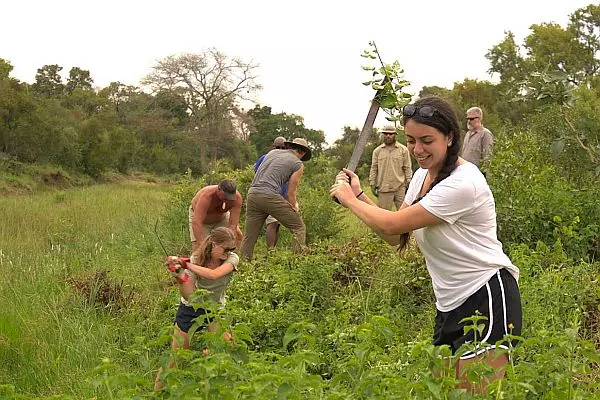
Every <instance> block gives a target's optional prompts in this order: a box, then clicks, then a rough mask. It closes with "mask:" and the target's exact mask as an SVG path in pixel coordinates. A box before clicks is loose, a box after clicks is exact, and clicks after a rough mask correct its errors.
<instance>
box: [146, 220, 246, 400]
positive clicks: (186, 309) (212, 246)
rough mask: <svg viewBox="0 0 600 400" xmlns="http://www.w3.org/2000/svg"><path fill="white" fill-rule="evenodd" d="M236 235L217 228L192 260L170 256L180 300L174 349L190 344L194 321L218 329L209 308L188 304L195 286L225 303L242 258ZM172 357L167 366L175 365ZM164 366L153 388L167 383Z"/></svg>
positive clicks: (226, 336) (207, 298)
mask: <svg viewBox="0 0 600 400" xmlns="http://www.w3.org/2000/svg"><path fill="white" fill-rule="evenodd" d="M235 243H236V237H235V234H234V233H233V232H232V231H231V230H230V229H229V228H226V227H218V228H215V229H213V230H212V232H211V233H210V234H209V235H208V236H207V237H206V239H205V240H204V242H202V243H201V244H200V246H199V247H198V248H197V249H196V251H195V252H194V254H193V255H192V258H191V259H190V262H186V259H182V258H177V257H167V260H166V262H165V266H167V267H168V268H169V271H170V273H171V275H172V276H173V278H175V280H176V281H177V283H178V286H179V292H180V294H181V301H180V303H179V308H178V309H177V314H176V315H175V322H174V325H175V331H174V334H173V336H174V337H173V342H172V348H173V349H178V348H179V347H180V343H181V346H182V347H183V348H184V349H187V348H189V347H190V339H189V335H188V331H189V329H190V328H191V327H192V325H193V324H194V322H196V323H198V324H199V325H200V326H199V329H204V328H207V327H208V330H209V331H215V330H216V329H217V327H216V325H214V323H212V320H213V317H212V316H211V315H210V311H209V310H205V309H203V308H201V307H199V308H198V307H197V308H194V307H193V306H192V305H191V304H190V303H189V298H190V296H191V295H192V294H193V293H194V291H195V290H196V289H205V290H207V291H208V292H209V293H208V294H206V295H205V297H204V299H203V300H204V301H213V302H215V303H217V304H219V305H220V306H225V289H226V288H227V286H229V283H230V282H231V278H232V275H233V272H234V271H237V266H238V264H239V261H240V259H239V257H238V255H237V254H235V253H234V252H233V251H234V250H235ZM223 338H224V339H225V340H227V341H229V340H231V334H229V333H228V332H226V333H224V334H223ZM173 363H174V361H173V360H171V361H170V362H169V364H168V367H169V368H171V367H172V366H173ZM162 372H163V368H160V369H159V371H158V374H157V375H156V380H155V382H154V389H155V390H161V389H162V388H163V386H164V383H163V381H162Z"/></svg>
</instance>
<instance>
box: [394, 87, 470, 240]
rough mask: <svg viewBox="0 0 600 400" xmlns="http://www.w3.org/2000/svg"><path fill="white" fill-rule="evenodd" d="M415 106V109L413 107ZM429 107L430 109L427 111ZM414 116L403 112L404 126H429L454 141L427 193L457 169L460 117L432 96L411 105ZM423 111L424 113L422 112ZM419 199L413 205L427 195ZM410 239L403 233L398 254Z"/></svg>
mask: <svg viewBox="0 0 600 400" xmlns="http://www.w3.org/2000/svg"><path fill="white" fill-rule="evenodd" d="M412 106H414V108H413V107H412ZM427 107H429V109H427ZM411 108H412V109H411V111H413V112H412V115H406V114H407V112H403V113H402V114H403V116H402V125H403V126H406V123H407V122H408V121H410V120H413V121H415V122H417V123H419V124H423V125H427V126H430V127H432V128H435V129H437V130H438V131H440V132H441V133H442V134H443V135H444V136H446V137H448V136H450V135H452V140H451V144H450V146H448V152H447V153H446V159H445V160H444V164H442V168H440V171H439V173H438V175H437V177H436V178H435V180H434V181H433V182H432V183H431V186H430V187H429V189H427V193H429V191H430V190H431V189H433V187H434V186H435V185H437V184H438V183H440V182H441V181H443V180H444V179H446V178H447V177H449V176H450V174H451V173H452V171H454V169H455V168H456V162H457V161H458V155H459V153H460V149H461V143H462V141H461V137H460V126H459V124H458V117H457V116H456V112H455V111H454V109H453V108H452V106H451V105H450V103H448V102H447V101H446V100H443V99H441V98H440V97H436V96H430V97H424V98H422V99H419V100H417V101H415V102H414V103H413V104H412V105H411ZM421 110H422V111H423V112H421ZM431 110H433V114H432V115H430V114H431V113H430V112H424V111H431ZM427 193H425V195H423V196H421V197H418V198H417V199H416V200H415V201H414V202H413V204H415V203H418V202H419V201H421V199H422V198H423V197H425V196H426V195H427ZM409 239H410V233H409V232H407V233H403V234H402V235H400V243H399V245H398V252H402V251H403V250H404V249H405V248H406V246H407V244H408V240H409Z"/></svg>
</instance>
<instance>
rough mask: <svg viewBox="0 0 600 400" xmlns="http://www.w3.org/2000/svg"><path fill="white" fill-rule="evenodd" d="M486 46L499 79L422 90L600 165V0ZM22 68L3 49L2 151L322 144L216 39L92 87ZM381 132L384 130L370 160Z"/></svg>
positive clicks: (227, 151)
mask: <svg viewBox="0 0 600 400" xmlns="http://www.w3.org/2000/svg"><path fill="white" fill-rule="evenodd" d="M485 57H486V58H487V59H488V60H489V63H490V68H489V72H490V74H498V75H499V77H500V81H499V83H498V84H494V83H491V82H488V81H480V80H471V79H465V80H464V81H463V82H457V83H456V84H455V85H454V87H453V88H452V89H448V88H442V87H436V86H430V87H424V88H423V90H422V91H421V93H419V96H426V95H431V94H435V95H439V96H442V97H444V98H446V99H448V100H449V101H450V102H452V103H453V104H454V105H455V107H456V111H457V113H458V115H459V117H462V116H463V115H464V112H465V111H466V109H468V108H469V107H472V106H479V107H481V108H482V109H483V111H484V125H486V126H487V127H488V128H490V129H491V130H492V132H494V133H499V132H501V130H503V129H508V128H511V129H514V130H516V131H523V132H527V134H529V135H536V136H538V137H539V138H541V139H543V140H544V141H545V142H546V143H547V144H548V145H547V149H546V150H551V154H552V157H553V160H554V161H555V162H556V165H557V166H558V167H559V169H560V171H561V172H563V173H564V174H566V175H567V176H568V177H569V178H571V179H581V180H586V179H588V178H589V176H590V175H589V174H592V176H597V174H598V173H600V133H599V132H600V117H599V116H600V100H599V98H600V77H599V73H598V72H599V70H600V6H599V5H594V4H591V5H589V6H587V7H584V8H581V9H578V10H575V11H574V12H573V13H572V14H571V15H570V17H569V22H568V25H567V26H566V27H562V26H560V25H558V24H555V23H540V24H534V25H532V26H531V27H530V34H529V35H528V36H527V37H526V38H525V40H524V42H523V44H520V45H519V44H517V43H515V38H514V35H513V34H512V32H506V34H505V38H504V39H503V40H502V41H501V42H500V43H498V44H496V45H494V46H492V47H491V48H490V50H489V51H488V52H487V54H485ZM459 62H460V61H459ZM441 67H443V65H442V66H441ZM12 69H13V67H12V65H11V64H10V62H9V61H7V60H4V59H1V58H0V156H5V157H6V156H8V157H12V158H14V159H16V160H17V161H21V162H27V163H50V164H55V165H60V166H62V167H64V168H66V169H69V170H72V171H77V172H83V173H85V174H87V175H90V176H92V177H97V176H100V175H101V174H103V173H104V172H105V171H118V172H122V173H127V172H130V171H146V172H151V173H156V174H172V173H183V172H186V171H191V173H192V174H194V175H200V174H203V173H205V172H207V171H209V170H211V168H212V167H213V166H214V165H215V163H216V161H217V160H227V161H228V162H229V163H230V165H231V167H233V168H243V167H245V166H246V165H248V164H249V163H252V162H254V160H255V159H256V157H257V156H258V155H259V154H262V153H263V152H265V151H267V150H268V149H269V148H270V146H271V143H272V141H273V139H274V138H275V137H277V136H284V137H286V138H288V139H292V138H294V137H305V138H307V139H308V141H309V143H310V144H311V146H312V147H313V148H314V149H315V153H316V154H317V155H318V154H319V153H321V152H322V151H323V150H324V149H323V148H324V145H325V137H324V133H323V131H320V130H313V129H308V128H306V127H305V126H304V123H303V118H302V117H301V116H298V115H294V114H287V113H279V114H273V113H272V110H271V108H270V107H267V106H258V105H257V106H256V107H255V108H253V109H250V110H244V109H242V108H241V107H240V106H239V104H240V103H241V102H242V101H243V100H252V99H253V98H254V94H255V93H256V92H257V91H259V90H260V89H261V86H260V85H259V83H258V82H257V79H256V76H257V75H256V71H257V69H258V65H255V64H252V63H247V62H244V61H243V60H240V59H238V58H232V57H229V56H227V55H225V54H223V53H221V52H219V51H218V50H216V49H207V50H205V51H203V52H202V53H200V54H181V55H177V56H169V57H166V58H164V59H163V60H160V61H158V62H157V64H156V65H155V66H153V67H152V70H151V72H150V73H149V74H148V75H147V76H146V77H144V78H143V79H142V80H141V82H140V87H137V86H127V85H123V84H121V83H119V82H112V83H111V84H110V85H108V87H105V88H94V86H93V79H92V77H91V76H90V73H89V71H86V70H83V69H81V68H78V67H73V68H71V70H70V71H69V76H68V79H67V80H66V82H64V81H63V78H62V76H61V70H62V67H61V66H59V65H55V64H54V65H44V66H42V67H41V68H39V69H38V71H37V74H36V76H35V82H34V83H33V84H28V83H24V82H20V81H18V80H17V79H15V78H12V77H11V76H10V73H11V71H12ZM408 78H410V77H408ZM346 84H354V83H352V82H348V83H346ZM365 111H366V110H365ZM340 129H342V127H340ZM343 130H344V134H343V137H342V138H340V139H338V140H337V141H336V142H335V143H333V146H332V147H331V148H330V149H328V150H327V152H328V153H327V154H328V155H329V156H330V157H336V158H337V159H338V160H339V161H338V162H339V165H340V166H343V165H344V164H345V162H347V160H348V159H349V156H350V153H351V151H352V146H353V143H354V141H355V139H356V137H357V135H358V129H356V128H353V127H344V128H343ZM399 138H400V136H399ZM377 144H378V136H377V134H376V132H375V133H374V134H373V136H372V138H371V141H370V145H369V147H368V148H367V151H366V152H365V155H364V157H363V164H362V165H361V167H360V168H361V170H363V171H364V170H365V169H366V168H367V167H368V165H367V164H368V163H369V162H370V154H371V152H372V149H373V148H374V147H375V146H376V145H377Z"/></svg>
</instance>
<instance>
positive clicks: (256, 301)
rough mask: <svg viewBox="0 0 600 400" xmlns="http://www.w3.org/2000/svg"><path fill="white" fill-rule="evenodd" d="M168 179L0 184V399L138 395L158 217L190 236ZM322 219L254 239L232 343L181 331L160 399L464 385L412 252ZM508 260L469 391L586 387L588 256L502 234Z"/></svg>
mask: <svg viewBox="0 0 600 400" xmlns="http://www.w3.org/2000/svg"><path fill="white" fill-rule="evenodd" d="M190 185H191V186H190V188H189V190H190V192H189V194H191V192H192V191H193V189H194V187H195V186H196V185H195V183H191V184H190ZM170 193H179V188H174V187H169V186H161V185H155V184H148V183H139V182H138V183H133V182H122V183H120V184H113V185H98V186H93V187H86V188H78V189H70V190H65V191H62V192H43V193H37V194H30V195H27V196H13V197H8V198H1V199H0V220H1V221H3V224H2V225H1V226H0V273H2V277H3V279H2V280H0V302H2V304H3V307H2V308H1V309H0V398H5V397H6V393H7V392H8V393H9V395H8V398H11V399H12V398H31V397H39V396H41V397H44V396H54V395H56V396H69V398H78V399H79V398H92V397H96V398H123V397H127V398H133V397H135V396H138V397H137V398H152V397H153V396H154V394H153V393H152V381H153V378H154V374H155V372H156V369H157V368H158V366H159V365H160V363H161V362H163V361H164V360H165V359H166V357H168V356H170V353H169V352H168V350H167V349H168V347H169V340H170V332H172V331H171V329H172V328H171V327H170V325H171V321H172V319H173V315H174V312H175V309H176V304H177V302H178V296H177V291H176V289H175V287H174V286H173V285H172V284H171V282H170V281H169V278H168V274H166V273H165V272H164V269H163V268H162V266H161V260H162V258H163V256H164V255H163V254H162V250H161V249H160V246H159V245H158V242H157V239H156V236H155V232H154V226H155V222H156V221H157V219H158V220H159V225H158V226H159V233H160V234H161V236H163V241H164V242H165V245H166V246H167V249H169V250H168V251H172V250H171V249H173V248H185V247H186V246H188V245H189V243H188V241H187V238H186V237H185V232H183V231H182V229H183V228H185V227H183V228H182V224H183V225H185V223H186V221H185V215H184V214H185V210H184V208H185V207H183V205H184V204H186V202H187V199H184V198H183V197H181V196H180V197H181V198H174V197H170V196H169V195H170ZM184 197H185V196H184ZM313 201H315V202H316V201H323V202H327V203H324V204H325V205H329V204H330V202H331V200H330V199H329V198H328V197H326V196H324V197H323V199H320V198H319V199H314V200H313ZM311 205H312V204H307V207H306V208H307V209H308V207H309V206H311ZM173 207H175V208H176V209H177V210H178V211H180V212H178V213H177V216H176V217H175V218H172V217H169V211H168V210H169V209H170V210H171V211H172V209H173ZM182 207H183V208H182ZM180 208H181V210H180ZM312 215H313V218H317V219H318V218H322V216H323V212H321V213H317V212H315V213H313V214H312ZM335 217H336V218H338V217H339V218H342V219H343V221H344V226H345V228H344V230H343V231H341V232H339V235H336V237H335V238H333V239H332V240H331V241H322V242H319V243H318V244H315V245H313V246H311V247H310V249H309V251H307V252H306V253H305V254H303V255H297V254H291V253H289V252H287V251H284V249H285V247H286V246H285V245H286V243H285V240H284V241H283V242H284V243H282V245H281V246H280V247H278V251H276V252H273V253H268V254H267V251H266V249H265V248H264V238H261V239H260V240H259V244H258V245H257V248H256V253H257V257H256V259H255V261H254V262H252V263H243V264H241V265H240V272H239V273H238V274H237V275H236V277H235V279H234V280H233V282H232V284H231V286H230V287H229V288H228V291H227V292H228V297H229V300H228V303H227V310H226V312H225V314H224V319H222V320H219V321H220V323H221V324H222V325H221V327H222V328H223V329H229V330H231V331H232V333H233V335H234V345H233V346H230V345H227V344H225V343H223V342H222V340H221V342H219V340H220V336H219V335H217V336H215V337H212V338H211V337H210V336H209V335H203V334H200V336H201V337H200V338H194V340H193V345H192V349H191V351H188V352H181V353H180V354H176V356H177V357H179V360H180V362H178V364H177V365H178V367H180V368H179V369H175V370H173V372H172V375H171V376H170V378H168V379H167V381H168V387H169V391H168V392H167V393H166V394H165V395H164V397H165V398H167V397H169V396H172V397H175V398H189V397H190V396H192V395H194V396H195V395H196V394H197V397H198V398H224V397H227V396H229V397H233V396H237V397H236V398H252V399H272V398H277V397H282V398H283V397H285V393H288V394H289V397H288V398H300V397H302V398H306V399H322V398H339V399H342V398H343V399H346V398H392V397H394V396H395V398H415V399H420V398H471V397H470V396H463V395H460V394H459V393H458V392H457V391H456V389H455V381H454V380H453V379H454V378H453V377H452V374H451V373H450V374H449V375H447V376H446V377H445V378H440V377H436V376H434V375H432V374H431V368H432V365H434V364H440V362H441V361H440V359H439V358H438V353H437V352H438V351H440V350H439V349H436V348H434V347H433V346H432V345H431V343H430V341H431V339H430V338H431V335H432V325H433V321H432V320H433V317H434V313H435V311H434V305H433V303H434V300H433V296H432V289H431V281H430V278H429V276H428V274H427V271H426V268H425V265H424V263H423V258H422V256H421V255H420V254H419V253H418V252H417V251H416V250H414V249H411V250H409V251H408V252H407V253H404V254H403V255H402V256H401V257H398V256H397V255H396V253H395V251H394V249H393V248H391V247H389V246H387V245H385V244H383V243H382V242H381V240H379V239H375V238H374V236H373V235H371V234H370V231H369V229H367V228H366V227H365V226H364V225H363V224H362V223H360V221H359V220H358V219H357V218H356V217H354V216H353V215H351V214H350V213H349V212H348V211H347V210H342V212H340V213H339V215H338V214H337V212H336V214H335ZM319 221H321V219H319ZM319 221H317V222H319ZM312 222H313V225H312V226H317V225H316V224H315V223H314V222H315V221H312ZM184 230H185V229H184ZM283 232H285V230H283ZM282 236H284V239H285V235H282ZM174 252H176V251H174ZM511 258H512V260H513V261H514V262H515V263H516V264H517V265H518V266H519V267H520V268H521V273H522V276H521V281H520V286H521V289H522V299H523V306H524V316H525V326H524V332H523V335H524V337H525V342H524V343H523V344H522V345H520V346H517V348H516V349H515V350H514V351H515V360H516V361H515V366H514V367H513V368H512V369H511V370H510V371H509V377H508V378H507V379H506V380H505V381H504V383H503V384H504V385H505V386H504V387H502V388H498V391H497V392H495V393H489V394H487V395H485V396H483V397H482V398H515V399H531V398H573V399H575V398H597V395H598V393H600V386H599V384H598V383H597V382H598V379H597V377H598V368H597V365H598V364H599V363H600V357H599V356H598V352H597V347H594V343H600V337H599V333H598V329H597V323H596V322H595V321H597V317H598V315H600V314H598V313H596V312H595V311H594V310H596V309H597V307H598V301H599V299H600V297H599V296H600V292H598V290H597V287H598V284H597V283H598V282H599V279H600V264H598V263H593V264H587V263H583V262H578V261H573V260H572V259H569V258H568V257H566V256H565V254H564V253H563V251H562V248H561V246H560V245H559V244H557V245H555V246H553V247H547V246H542V245H539V246H538V247H537V248H535V249H532V248H529V247H527V246H524V245H523V246H514V248H513V249H512V251H511ZM106 271H107V272H106ZM107 294H108V295H112V296H113V297H112V298H111V301H110V302H106V301H103V300H102V297H101V295H107ZM594 318H596V319H594ZM583 339H587V341H586V340H583ZM202 340H205V341H207V342H205V343H209V346H210V348H211V354H210V355H209V356H208V357H203V356H200V355H199V350H200V349H201V348H202V345H201V344H200V343H201V342H202ZM438 366H439V365H438ZM3 385H11V386H14V387H15V391H16V392H17V393H18V394H15V393H12V394H10V392H11V390H12V388H9V387H8V386H3ZM533 390H534V391H535V393H536V394H535V395H532V393H534V392H533ZM567 392H568V393H571V394H572V395H567V396H564V395H563V394H564V393H567ZM21 394H22V395H23V396H25V397H19V396H20V395H21ZM594 396H596V397H594Z"/></svg>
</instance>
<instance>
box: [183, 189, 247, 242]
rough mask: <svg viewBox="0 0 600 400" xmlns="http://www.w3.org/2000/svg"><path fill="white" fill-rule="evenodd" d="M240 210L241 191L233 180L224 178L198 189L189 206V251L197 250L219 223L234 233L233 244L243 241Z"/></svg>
mask: <svg viewBox="0 0 600 400" xmlns="http://www.w3.org/2000/svg"><path fill="white" fill-rule="evenodd" d="M241 211H242V195H241V194H240V192H238V191H237V189H236V187H235V183H234V182H233V181H231V180H229V179H224V180H222V181H221V182H219V184H218V185H210V186H206V187H204V188H202V189H200V190H199V191H198V192H197V193H196V195H195V196H194V198H193V199H192V203H191V204H190V208H189V225H190V240H191V241H192V251H194V250H196V248H198V246H199V245H200V243H202V241H204V239H205V238H206V237H207V236H208V234H209V233H210V232H211V231H212V230H213V229H215V228H216V227H219V226H224V227H227V228H229V229H231V231H232V232H233V233H234V234H235V238H236V246H239V244H240V242H241V241H242V238H243V234H242V231H241V230H240V227H239V222H240V213H241Z"/></svg>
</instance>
